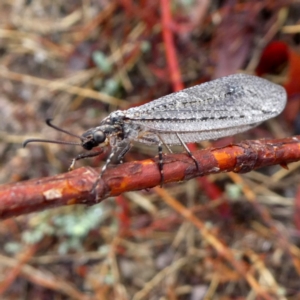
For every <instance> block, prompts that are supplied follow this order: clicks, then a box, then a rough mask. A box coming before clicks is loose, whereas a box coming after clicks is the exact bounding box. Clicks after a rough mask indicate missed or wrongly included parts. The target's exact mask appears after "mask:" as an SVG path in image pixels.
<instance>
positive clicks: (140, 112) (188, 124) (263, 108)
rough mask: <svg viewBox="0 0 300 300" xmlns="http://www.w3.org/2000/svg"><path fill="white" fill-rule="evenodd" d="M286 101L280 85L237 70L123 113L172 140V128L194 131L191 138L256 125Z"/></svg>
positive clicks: (226, 133) (180, 130) (209, 135)
mask: <svg viewBox="0 0 300 300" xmlns="http://www.w3.org/2000/svg"><path fill="white" fill-rule="evenodd" d="M285 104H286V92H285V90H284V88H282V87H281V86H279V85H277V84H274V83H271V82H269V81H267V80H265V79H262V78H259V77H256V76H251V75H245V74H235V75H231V76H227V77H223V78H219V79H216V80H213V81H210V82H207V83H204V84H201V85H197V86H194V87H191V88H187V89H184V90H182V91H180V92H176V93H173V94H170V95H167V96H164V97H161V98H159V99H157V100H154V101H152V102H149V103H147V104H145V105H142V106H139V107H135V108H130V109H128V110H126V111H124V115H125V117H126V119H127V120H128V121H129V122H130V123H131V124H133V125H139V126H140V127H141V128H142V129H143V130H144V131H152V132H158V133H159V134H160V135H162V134H163V133H166V135H169V138H166V139H169V140H170V141H171V140H173V137H172V136H173V135H171V133H172V132H178V133H181V135H183V133H184V132H187V133H188V132H193V134H194V135H188V134H187V135H186V140H189V141H191V139H192V136H197V137H198V138H197V140H203V139H213V138H215V137H214V136H217V137H222V136H225V135H231V134H233V133H231V132H235V133H238V132H241V131H244V130H247V129H249V128H251V127H253V126H252V125H251V124H256V123H260V122H262V121H265V120H267V119H270V118H272V117H275V116H276V115H278V114H279V113H280V112H281V111H282V110H283V108H284V107H285ZM245 125H249V126H250V127H247V126H245ZM235 127H241V128H240V129H238V128H235ZM226 128H227V130H226ZM229 128H231V129H230V130H229ZM234 128H235V129H234ZM242 128H244V129H242ZM223 129H224V130H223ZM216 130H217V131H218V130H219V131H218V132H216V133H214V131H216ZM203 131H204V132H205V133H201V132H203ZM195 132H199V133H197V134H196V135H195ZM222 134H223V135H222ZM204 136H205V138H204Z"/></svg>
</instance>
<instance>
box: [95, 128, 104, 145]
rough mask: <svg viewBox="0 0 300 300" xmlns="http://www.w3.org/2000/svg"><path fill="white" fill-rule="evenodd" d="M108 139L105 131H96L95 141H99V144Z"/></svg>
mask: <svg viewBox="0 0 300 300" xmlns="http://www.w3.org/2000/svg"><path fill="white" fill-rule="evenodd" d="M105 139H106V135H105V134H104V132H103V131H96V132H95V133H94V141H95V142H96V143H97V144H101V143H103V142H104V141H105Z"/></svg>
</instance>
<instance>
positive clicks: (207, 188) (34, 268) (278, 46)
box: [0, 0, 300, 300]
mask: <svg viewBox="0 0 300 300" xmlns="http://www.w3.org/2000/svg"><path fill="white" fill-rule="evenodd" d="M299 47H300V3H299V1H296V0H294V1H293V0H291V1H287V0H278V1H273V0H262V1H238V0H235V1H234V0H227V1H225V0H224V1H222V0H219V1H208V0H176V1H175V0H173V1H170V0H161V1H158V0H143V1H133V0H115V1H105V0H98V1H92V0H81V1H78V0H73V1H68V0H65V1H50V0H27V1H25V0H10V1H8V0H2V1H1V2H0V113H1V118H0V151H1V152H0V153H1V156H0V159H1V160H0V162H1V172H0V182H1V183H2V184H5V183H14V182H18V181H22V180H28V179H32V178H40V177H45V176H50V175H55V174H59V173H63V172H66V171H67V170H68V167H69V165H70V162H71V159H72V158H73V157H75V156H76V155H78V154H79V153H81V152H82V149H81V147H75V146H69V145H64V146H62V145H52V144H31V145H28V146H27V147H26V148H25V149H24V148H22V142H23V141H24V140H25V139H26V138H29V137H30V138H31V137H36V138H48V139H60V140H66V141H74V138H72V137H69V136H67V135H64V134H62V133H59V132H57V131H55V130H53V129H51V128H49V127H47V126H46V124H45V119H47V118H53V119H54V121H53V122H54V123H55V124H57V125H58V126H60V127H62V128H64V129H66V130H69V131H71V132H73V133H75V134H79V135H80V134H82V133H83V132H84V131H85V130H87V129H89V128H91V127H95V126H97V125H98V124H99V122H100V121H101V120H102V119H103V118H104V117H106V116H107V115H108V114H109V113H110V112H112V111H114V110H116V109H126V108H129V107H133V106H136V105H141V104H143V103H147V102H149V101H151V100H153V99H156V98H158V97H160V96H163V95H166V94H169V93H171V92H174V91H177V90H180V89H182V88H185V87H190V86H193V85H196V84H200V83H203V82H206V81H208V80H211V79H215V78H218V77H221V76H225V75H229V74H234V73H237V72H245V73H249V74H254V75H258V76H263V77H265V78H267V79H269V80H271V81H273V82H276V83H278V84H281V85H283V86H284V87H285V88H286V90H287V93H288V104H287V107H286V109H285V111H284V113H283V114H282V115H281V116H279V117H278V118H276V119H273V120H270V121H268V122H265V123H264V124H262V125H261V126H259V127H258V128H255V129H253V130H251V131H249V132H246V133H243V134H240V135H238V136H237V137H234V138H232V137H229V138H225V139H222V140H219V141H213V142H204V143H201V144H197V145H193V147H194V149H196V148H199V149H200V148H201V147H206V146H209V145H213V146H219V145H221V144H222V145H226V144H230V143H231V142H233V141H239V140H244V139H259V138H284V137H288V136H291V135H293V134H299V132H300V117H299V116H300V114H299V105H300V101H299V100H300V98H299V95H300V56H299V55H300V51H299V50H300V49H299ZM262 101H264V99H262ZM176 150H177V151H183V150H182V149H176ZM106 155H107V153H104V154H103V155H101V156H99V157H96V158H92V159H89V160H84V161H80V162H78V163H77V167H79V166H82V165H89V166H93V167H98V166H100V165H101V164H102V163H103V161H104V160H105V157H106ZM155 155H157V149H156V147H153V149H152V148H151V147H145V146H142V145H135V146H134V147H133V149H132V150H131V151H130V152H129V153H128V154H127V155H126V157H125V161H133V160H142V159H145V158H149V157H153V156H155ZM299 167H300V164H299V163H294V164H290V165H289V170H285V169H283V168H281V167H280V166H272V167H268V168H264V169H261V170H258V171H253V172H250V173H248V174H244V175H238V174H231V173H229V174H216V175H213V176H208V177H203V178H197V179H193V180H190V181H188V182H183V183H176V184H168V185H165V186H164V187H163V189H151V190H149V191H145V190H143V191H137V192H130V193H126V194H124V195H121V196H119V197H116V198H114V199H107V200H105V201H103V202H102V203H100V204H98V205H95V206H91V207H85V206H79V205H78V206H68V207H59V208H55V209H51V210H47V211H43V212H40V213H34V214H29V215H23V216H20V217H18V218H11V219H6V220H3V221H1V222H0V245H1V247H0V294H1V296H0V298H1V299H45V300H46V299H47V300H48V299H135V300H138V299H174V300H175V299H190V300H200V299H300V285H299V280H300V278H299V275H300V250H299V243H300V234H299V230H300V219H299V209H300V188H299V185H298V181H299V179H300V170H299ZM167 197H172V199H173V200H174V201H175V202H174V203H181V204H182V205H184V207H185V210H182V212H180V209H179V211H178V210H177V211H175V210H174V209H173V208H171V207H170V206H169V205H168V204H167V203H166V202H165V200H166V199H167ZM186 210H187V211H189V213H191V214H193V216H194V217H195V219H193V220H192V221H191V219H189V218H188V217H187V216H186V214H185V213H184V212H186ZM208 231H209V233H207V232H208ZM220 247H221V248H220ZM216 249H219V251H217V250H216ZM220 249H221V252H222V253H223V254H224V255H223V256H220V255H219V253H220ZM224 257H227V259H225V258H224ZM237 264H238V266H237ZM239 266H242V267H243V269H242V270H244V271H245V273H244V275H243V274H242V272H241V269H239Z"/></svg>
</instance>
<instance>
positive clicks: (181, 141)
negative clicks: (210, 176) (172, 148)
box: [176, 132, 200, 171]
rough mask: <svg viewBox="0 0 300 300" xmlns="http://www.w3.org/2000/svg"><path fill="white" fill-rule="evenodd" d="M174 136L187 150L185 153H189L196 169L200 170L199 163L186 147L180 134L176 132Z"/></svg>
mask: <svg viewBox="0 0 300 300" xmlns="http://www.w3.org/2000/svg"><path fill="white" fill-rule="evenodd" d="M176 136H177V137H178V139H179V141H180V143H181V145H182V146H183V148H184V149H185V151H186V152H187V154H188V155H189V157H190V158H191V159H192V160H193V161H194V163H195V165H196V168H197V171H200V166H199V163H198V162H197V160H196V158H195V156H194V155H193V154H192V152H191V151H190V149H189V148H188V147H187V145H186V143H185V142H184V141H183V140H182V138H181V137H180V135H179V134H178V133H177V132H176Z"/></svg>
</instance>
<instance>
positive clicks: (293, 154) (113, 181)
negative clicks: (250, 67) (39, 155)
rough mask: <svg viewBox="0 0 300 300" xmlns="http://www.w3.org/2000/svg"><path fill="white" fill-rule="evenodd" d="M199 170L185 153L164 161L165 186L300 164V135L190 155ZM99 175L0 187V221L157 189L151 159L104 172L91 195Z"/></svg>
mask: <svg viewBox="0 0 300 300" xmlns="http://www.w3.org/2000/svg"><path fill="white" fill-rule="evenodd" d="M193 155H194V157H195V158H196V160H197V161H198V163H199V165H200V166H201V170H200V171H198V170H197V168H196V166H195V163H194V161H193V160H192V159H191V158H190V157H189V156H188V155H187V154H168V155H165V156H164V176H165V183H169V182H178V181H182V180H188V179H191V178H194V177H196V176H204V175H209V174H214V173H220V172H230V171H233V172H236V173H246V172H250V171H252V170H255V169H258V168H260V167H265V166H270V165H276V164H281V165H282V166H283V167H285V166H286V164H288V163H290V162H295V161H298V160H300V136H294V137H290V138H285V139H275V140H265V139H263V140H250V141H243V142H241V143H237V144H231V145H229V146H225V147H220V148H208V149H204V150H200V151H196V152H194V153H193ZM98 176H99V170H98V169H93V168H89V167H87V168H79V169H76V170H75V171H72V172H68V173H64V174H60V175H57V176H53V177H46V178H41V179H34V180H30V181H24V182H19V183H14V184H8V185H2V186H0V218H2V219H3V218H7V217H10V216H17V215H20V214H25V213H29V212H34V211H39V210H43V209H47V208H51V207H55V206H60V205H70V204H89V205H92V204H96V203H99V202H100V201H102V200H104V199H105V198H107V197H111V196H117V195H120V194H122V193H124V192H127V191H133V190H142V189H148V188H152V187H154V186H157V185H159V184H160V172H159V169H158V166H157V159H156V158H154V159H147V160H143V161H135V162H130V163H126V164H122V165H119V166H117V167H114V168H111V169H109V170H107V171H106V172H105V173H104V176H103V178H102V179H101V180H100V181H99V184H98V186H97V191H96V193H97V195H95V194H92V193H91V192H90V191H91V189H92V186H93V184H94V182H95V181H96V179H97V178H98Z"/></svg>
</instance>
